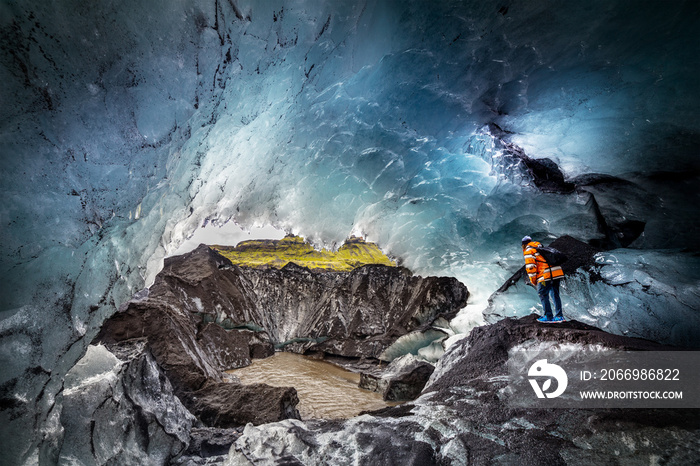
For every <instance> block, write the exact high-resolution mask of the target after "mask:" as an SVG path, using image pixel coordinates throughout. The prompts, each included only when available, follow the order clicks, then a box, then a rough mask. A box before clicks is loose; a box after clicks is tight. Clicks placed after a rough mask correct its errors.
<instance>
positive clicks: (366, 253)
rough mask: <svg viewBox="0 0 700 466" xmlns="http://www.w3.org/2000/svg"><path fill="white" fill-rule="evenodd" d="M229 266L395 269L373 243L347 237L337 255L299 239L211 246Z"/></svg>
mask: <svg viewBox="0 0 700 466" xmlns="http://www.w3.org/2000/svg"><path fill="white" fill-rule="evenodd" d="M211 248H212V249H214V250H216V251H217V252H218V253H219V254H221V255H222V256H224V257H226V258H227V259H229V260H230V261H231V262H232V263H233V264H235V265H239V266H247V267H253V268H270V267H274V268H277V269H281V268H282V267H284V266H285V265H287V264H288V263H290V262H293V263H294V264H296V265H300V266H302V267H306V268H308V269H311V270H324V271H334V272H350V271H352V270H354V269H356V268H358V267H362V266H363V265H368V264H380V265H388V266H396V263H395V262H394V261H392V260H391V259H389V258H388V257H387V256H386V255H385V254H384V253H383V252H382V251H381V249H379V247H378V246H377V245H376V244H374V243H368V242H366V241H365V240H363V239H362V238H357V237H354V236H353V237H351V238H350V239H348V240H347V241H346V242H345V244H343V245H342V246H341V247H340V248H339V249H338V250H337V251H335V252H333V251H328V250H327V249H322V250H320V251H319V250H317V249H314V247H313V246H312V245H311V244H309V243H308V242H306V241H305V240H304V239H303V238H301V237H299V236H291V235H290V236H287V237H285V238H283V239H281V240H250V241H243V242H241V243H238V245H237V246H235V247H231V246H211Z"/></svg>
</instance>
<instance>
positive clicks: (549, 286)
mask: <svg viewBox="0 0 700 466" xmlns="http://www.w3.org/2000/svg"><path fill="white" fill-rule="evenodd" d="M537 294H538V295H539V296H540V301H542V307H543V308H544V315H545V316H546V317H547V319H549V320H551V319H552V306H551V304H550V303H549V296H550V295H551V296H552V300H553V301H554V310H555V312H556V316H555V317H563V315H562V313H561V299H560V298H559V280H549V281H548V282H545V283H542V282H540V283H538V284H537Z"/></svg>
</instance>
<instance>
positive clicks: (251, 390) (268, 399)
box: [185, 383, 300, 428]
mask: <svg viewBox="0 0 700 466" xmlns="http://www.w3.org/2000/svg"><path fill="white" fill-rule="evenodd" d="M185 400H186V404H187V406H189V407H191V410H192V412H194V413H197V416H198V418H199V419H200V420H201V421H202V422H203V423H204V424H205V425H208V426H217V427H223V428H231V427H238V426H244V425H246V424H248V423H253V424H255V425H259V424H266V423H268V422H275V421H281V420H282V419H290V418H292V419H299V418H300V417H299V411H297V409H296V405H297V404H298V403H299V398H297V392H296V390H295V389H293V388H291V387H271V386H269V385H265V384H252V385H239V384H234V383H210V384H207V385H206V386H205V387H203V388H201V389H199V390H197V391H196V392H190V393H187V394H186V395H185Z"/></svg>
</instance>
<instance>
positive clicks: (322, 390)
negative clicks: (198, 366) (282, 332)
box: [228, 352, 396, 419]
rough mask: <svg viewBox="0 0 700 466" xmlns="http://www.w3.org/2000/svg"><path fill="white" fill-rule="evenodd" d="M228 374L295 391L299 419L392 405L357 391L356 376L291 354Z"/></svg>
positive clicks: (340, 416)
mask: <svg viewBox="0 0 700 466" xmlns="http://www.w3.org/2000/svg"><path fill="white" fill-rule="evenodd" d="M228 372H229V373H230V374H233V375H235V376H236V377H238V378H239V379H240V380H241V382H242V383H244V384H252V383H266V384H268V385H272V386H274V387H294V388H296V390H297V393H298V395H299V405H298V406H297V409H299V414H301V417H302V419H344V418H350V417H353V416H357V415H358V414H359V413H360V411H367V410H373V409H380V408H384V407H386V406H392V405H396V403H387V402H385V401H384V400H382V397H381V395H380V394H379V393H376V392H370V391H368V390H363V389H360V388H358V387H357V384H358V383H359V381H360V375H359V374H355V373H353V372H349V371H346V370H345V369H342V368H340V367H338V366H335V365H333V364H329V363H327V362H323V361H318V360H315V359H311V358H307V357H305V356H301V355H298V354H293V353H284V352H280V353H275V355H274V356H271V357H269V358H266V359H256V360H254V361H253V363H252V364H251V365H250V366H248V367H244V368H241V369H235V370H232V371H228Z"/></svg>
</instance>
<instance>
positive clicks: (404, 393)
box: [359, 354, 435, 401]
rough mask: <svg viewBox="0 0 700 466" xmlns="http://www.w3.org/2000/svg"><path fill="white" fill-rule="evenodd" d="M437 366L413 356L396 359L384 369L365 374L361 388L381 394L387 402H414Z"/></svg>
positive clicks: (361, 377)
mask: <svg viewBox="0 0 700 466" xmlns="http://www.w3.org/2000/svg"><path fill="white" fill-rule="evenodd" d="M434 370H435V366H433V365H432V364H430V363H428V362H426V361H422V360H420V359H417V358H416V357H415V356H413V355H411V354H407V355H405V356H401V357H400V358H396V359H394V360H393V361H392V362H391V364H389V365H388V366H387V367H386V368H384V369H375V370H374V371H371V372H363V373H362V374H361V375H360V385H359V386H360V388H364V389H366V390H371V391H374V392H379V393H381V394H382V398H383V399H384V400H385V401H408V400H414V399H416V398H417V397H418V395H420V393H421V392H422V391H423V387H425V384H426V383H427V382H428V379H430V376H431V375H432V373H433V371H434Z"/></svg>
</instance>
